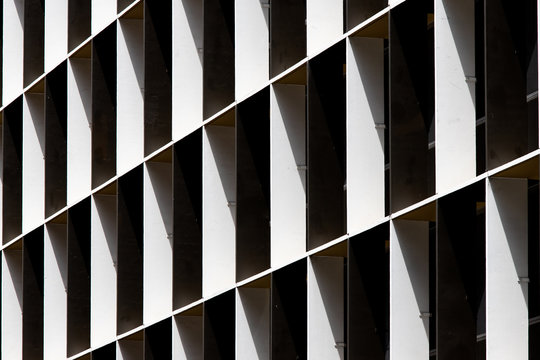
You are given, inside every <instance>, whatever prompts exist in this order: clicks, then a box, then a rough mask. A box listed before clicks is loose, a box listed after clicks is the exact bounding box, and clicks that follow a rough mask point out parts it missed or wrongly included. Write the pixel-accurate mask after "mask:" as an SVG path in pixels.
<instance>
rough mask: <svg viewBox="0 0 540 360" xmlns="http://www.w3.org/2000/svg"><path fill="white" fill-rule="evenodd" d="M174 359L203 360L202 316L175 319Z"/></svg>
mask: <svg viewBox="0 0 540 360" xmlns="http://www.w3.org/2000/svg"><path fill="white" fill-rule="evenodd" d="M174 320H175V321H174V329H173V359H174V360H203V318H202V316H183V315H178V316H175V317H174Z"/></svg>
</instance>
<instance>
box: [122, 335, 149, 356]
mask: <svg viewBox="0 0 540 360" xmlns="http://www.w3.org/2000/svg"><path fill="white" fill-rule="evenodd" d="M141 336H142V335H141ZM116 359H117V360H143V359H144V341H143V340H142V339H134V338H126V339H122V340H120V341H118V342H117V343H116Z"/></svg>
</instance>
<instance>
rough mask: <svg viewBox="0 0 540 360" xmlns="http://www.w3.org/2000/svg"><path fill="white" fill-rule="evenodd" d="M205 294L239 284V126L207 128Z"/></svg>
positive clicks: (205, 160)
mask: <svg viewBox="0 0 540 360" xmlns="http://www.w3.org/2000/svg"><path fill="white" fill-rule="evenodd" d="M203 134H204V136H203V297H208V296H209V295H211V294H215V293H217V292H219V291H221V290H224V289H227V288H229V287H231V286H233V285H234V284H235V281H236V266H235V253H236V248H235V236H236V232H235V228H236V227H235V226H236V207H235V204H236V174H235V154H234V149H235V139H234V136H235V129H234V127H232V126H231V127H229V126H215V125H213V126H207V127H205V131H203Z"/></svg>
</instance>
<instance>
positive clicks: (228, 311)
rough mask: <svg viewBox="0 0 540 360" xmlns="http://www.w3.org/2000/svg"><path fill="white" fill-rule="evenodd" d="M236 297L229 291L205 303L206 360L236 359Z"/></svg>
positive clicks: (204, 342)
mask: <svg viewBox="0 0 540 360" xmlns="http://www.w3.org/2000/svg"><path fill="white" fill-rule="evenodd" d="M235 317H236V316H235V295H234V290H229V291H227V292H225V293H223V294H221V295H218V296H216V297H214V298H212V299H210V300H208V301H206V302H205V303H204V327H203V329H204V335H203V336H204V340H203V344H204V359H205V360H213V359H234V358H235V348H236V346H235V342H236V341H235V337H236V336H235V334H236V329H235V328H236V326H235V321H236V319H235Z"/></svg>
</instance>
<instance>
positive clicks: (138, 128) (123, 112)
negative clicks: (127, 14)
mask: <svg viewBox="0 0 540 360" xmlns="http://www.w3.org/2000/svg"><path fill="white" fill-rule="evenodd" d="M117 26H118V31H117V34H118V41H117V45H116V46H117V65H118V68H117V69H118V70H117V86H116V99H117V100H116V101H117V103H116V109H117V111H116V126H117V131H116V134H117V138H116V156H117V162H116V163H117V168H118V173H119V174H123V173H125V172H127V171H128V170H130V169H132V168H134V167H135V166H136V165H137V164H139V163H141V162H142V159H143V158H144V107H143V100H144V49H143V44H144V37H143V20H141V19H120V20H118V25H117Z"/></svg>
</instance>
